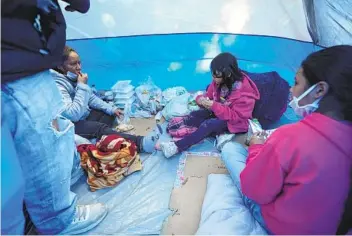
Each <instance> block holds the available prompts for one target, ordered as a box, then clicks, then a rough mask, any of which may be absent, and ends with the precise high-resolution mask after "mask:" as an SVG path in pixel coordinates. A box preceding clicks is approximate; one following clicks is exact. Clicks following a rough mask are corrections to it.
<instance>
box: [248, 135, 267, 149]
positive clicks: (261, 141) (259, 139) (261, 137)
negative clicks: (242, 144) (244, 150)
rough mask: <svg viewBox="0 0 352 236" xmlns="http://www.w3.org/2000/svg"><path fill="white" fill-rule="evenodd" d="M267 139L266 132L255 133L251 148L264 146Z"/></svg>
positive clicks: (250, 143)
mask: <svg viewBox="0 0 352 236" xmlns="http://www.w3.org/2000/svg"><path fill="white" fill-rule="evenodd" d="M266 139H267V137H266V134H265V132H258V133H255V134H254V135H253V136H252V138H251V140H250V141H249V146H252V145H256V144H264V143H265V141H266Z"/></svg>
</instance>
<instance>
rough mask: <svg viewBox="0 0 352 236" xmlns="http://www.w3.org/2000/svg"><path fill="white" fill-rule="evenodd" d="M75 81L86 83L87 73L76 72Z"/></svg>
mask: <svg viewBox="0 0 352 236" xmlns="http://www.w3.org/2000/svg"><path fill="white" fill-rule="evenodd" d="M77 81H78V82H79V83H83V84H87V82H88V75H87V74H81V73H79V74H78V78H77Z"/></svg>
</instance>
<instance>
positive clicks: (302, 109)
mask: <svg viewBox="0 0 352 236" xmlns="http://www.w3.org/2000/svg"><path fill="white" fill-rule="evenodd" d="M316 86H317V85H316V84H315V85H313V86H311V87H310V88H309V89H308V90H307V91H305V92H304V93H303V94H302V95H301V96H299V97H298V98H296V97H293V98H292V101H291V102H290V103H289V106H290V107H292V109H293V110H294V111H295V113H296V114H297V115H299V116H301V117H305V116H307V115H309V114H311V113H313V112H314V111H316V110H317V109H318V107H319V102H320V100H321V98H319V99H317V100H315V101H314V102H313V103H311V104H307V105H304V106H300V105H299V104H298V103H299V101H301V100H302V99H303V98H304V97H305V96H307V95H308V94H309V93H310V92H312V91H313V89H315V87H316Z"/></svg>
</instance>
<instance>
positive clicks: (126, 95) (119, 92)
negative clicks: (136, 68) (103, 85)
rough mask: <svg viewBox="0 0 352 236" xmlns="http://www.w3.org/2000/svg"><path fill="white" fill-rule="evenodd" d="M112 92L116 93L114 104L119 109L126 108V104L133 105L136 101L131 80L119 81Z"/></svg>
mask: <svg viewBox="0 0 352 236" xmlns="http://www.w3.org/2000/svg"><path fill="white" fill-rule="evenodd" d="M111 90H112V92H113V93H114V104H115V106H116V107H118V108H125V107H126V104H132V103H133V102H134V101H135V99H136V97H135V92H134V86H133V85H131V80H121V81H118V82H117V83H116V84H115V85H114V86H113V87H112V88H111Z"/></svg>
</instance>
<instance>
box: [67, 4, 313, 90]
mask: <svg viewBox="0 0 352 236" xmlns="http://www.w3.org/2000/svg"><path fill="white" fill-rule="evenodd" d="M91 2H92V4H91V9H90V11H89V12H88V13H87V14H85V15H81V14H78V13H66V16H65V17H66V19H67V24H68V29H67V37H68V39H69V41H68V44H69V45H71V46H72V47H74V48H75V49H76V50H77V51H78V52H79V54H80V55H81V57H82V62H83V69H84V70H85V71H86V72H88V73H89V81H90V83H91V84H95V85H96V86H97V87H98V88H102V89H108V88H109V87H111V86H112V85H113V84H114V83H115V82H116V80H119V79H132V81H133V83H134V84H135V85H138V84H139V83H140V82H143V81H144V80H145V79H147V78H148V77H149V76H150V77H152V79H153V81H154V82H155V83H156V84H157V85H158V86H160V87H161V88H166V87H170V86H174V85H182V86H185V87H186V88H187V89H190V90H199V89H204V88H205V86H206V85H207V84H208V83H209V81H210V77H209V74H207V73H206V72H208V71H209V63H210V59H211V58H213V57H215V56H216V55H217V54H218V53H220V52H223V51H229V52H232V53H234V54H235V55H236V57H237V58H238V59H239V61H240V65H241V67H242V69H245V70H251V71H258V72H261V71H269V70H276V71H278V72H279V73H280V74H281V75H282V76H283V77H285V78H286V79H287V80H288V81H289V82H291V83H292V82H293V77H294V73H295V71H296V70H297V68H298V67H299V64H300V62H301V61H302V59H304V57H306V56H307V55H308V54H309V53H310V52H312V51H314V50H315V48H314V46H313V44H312V43H311V38H310V36H309V33H308V30H307V27H306V21H305V15H304V8H303V4H302V1H301V0H290V1H282V0H266V1H259V0H216V1H204V0H192V1H188V0H179V1H171V0H149V1H144V0H114V1H113V0H99V1H98V0H96V1H91ZM283 2H284V3H283ZM268 35H270V36H268ZM190 78H191V80H190Z"/></svg>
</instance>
